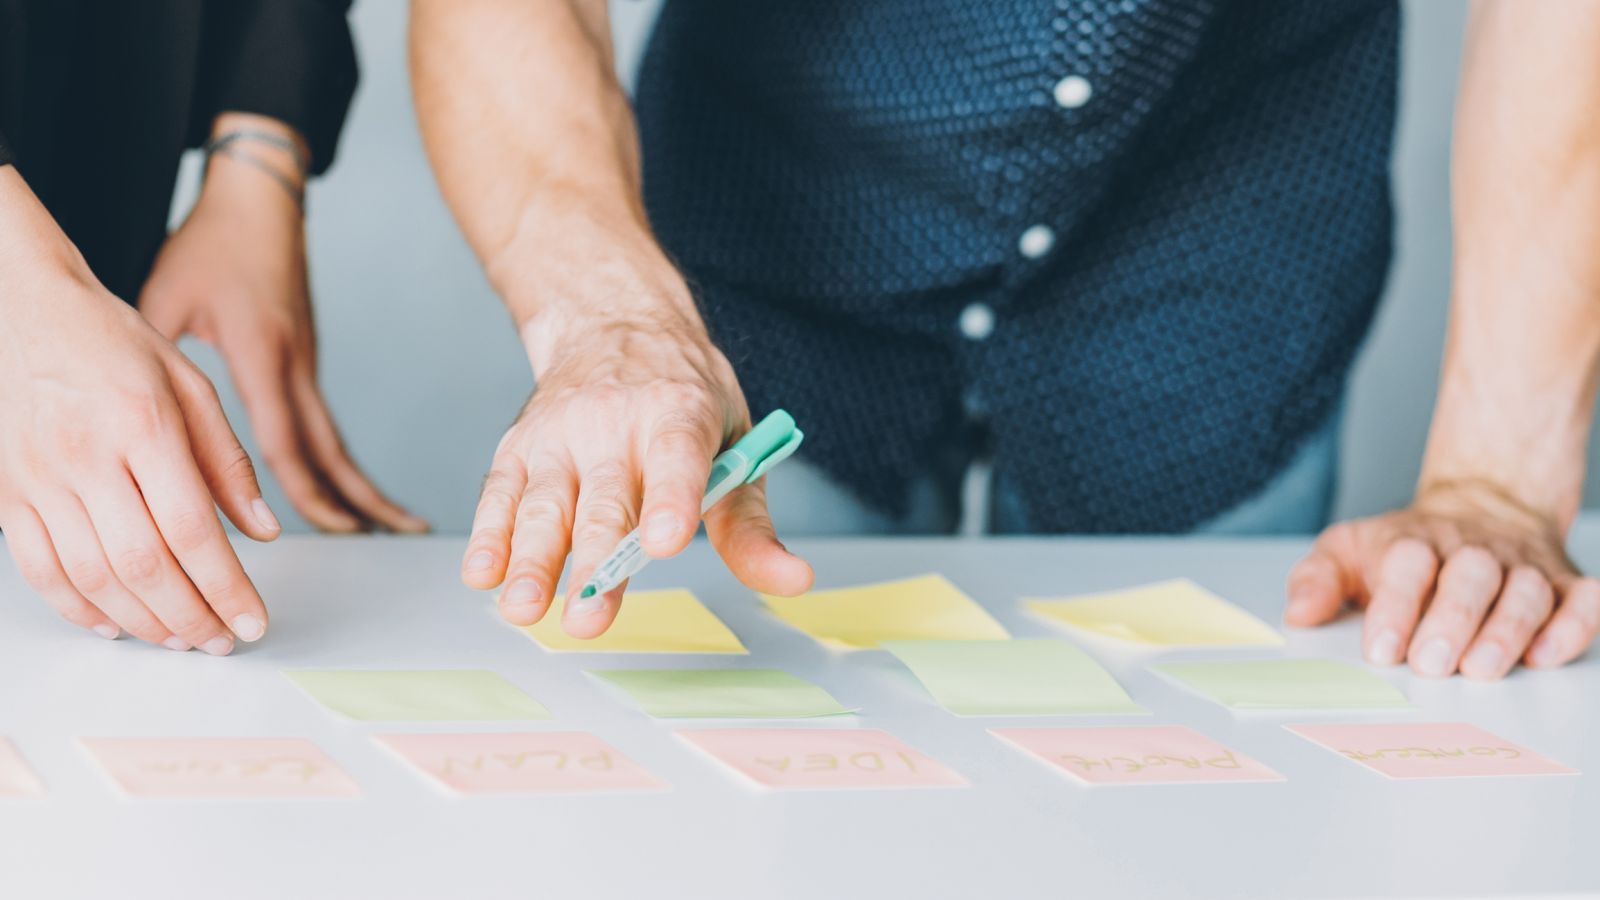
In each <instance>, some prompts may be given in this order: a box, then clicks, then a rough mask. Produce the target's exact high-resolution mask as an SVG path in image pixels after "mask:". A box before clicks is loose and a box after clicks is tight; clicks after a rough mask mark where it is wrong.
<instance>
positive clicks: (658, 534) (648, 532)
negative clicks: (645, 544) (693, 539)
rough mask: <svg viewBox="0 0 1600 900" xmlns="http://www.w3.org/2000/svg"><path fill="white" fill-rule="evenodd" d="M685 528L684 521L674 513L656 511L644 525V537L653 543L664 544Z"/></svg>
mask: <svg viewBox="0 0 1600 900" xmlns="http://www.w3.org/2000/svg"><path fill="white" fill-rule="evenodd" d="M682 530H683V521H682V520H681V519H679V518H678V517H677V516H675V515H673V514H672V513H666V512H662V513H656V514H655V515H653V516H651V517H650V521H649V523H648V524H646V525H645V527H644V539H645V540H647V541H649V542H650V543H652V544H664V543H666V542H668V541H670V540H672V539H673V538H675V537H677V536H678V533H679V532H680V531H682Z"/></svg>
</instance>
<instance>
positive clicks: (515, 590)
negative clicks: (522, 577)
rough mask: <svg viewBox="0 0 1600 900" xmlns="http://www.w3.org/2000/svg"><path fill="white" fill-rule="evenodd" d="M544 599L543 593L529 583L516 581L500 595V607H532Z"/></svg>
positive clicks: (536, 586) (535, 585)
mask: <svg viewBox="0 0 1600 900" xmlns="http://www.w3.org/2000/svg"><path fill="white" fill-rule="evenodd" d="M543 597H544V592H543V591H541V590H539V586H538V585H537V584H534V583H533V582H531V581H518V582H516V583H514V584H512V585H511V586H510V587H508V588H506V589H505V590H504V591H503V592H501V594H500V605H501V606H533V605H534V604H536V603H538V602H539V601H540V600H541V599H543Z"/></svg>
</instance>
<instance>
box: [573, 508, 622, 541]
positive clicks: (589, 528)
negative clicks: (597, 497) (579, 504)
mask: <svg viewBox="0 0 1600 900" xmlns="http://www.w3.org/2000/svg"><path fill="white" fill-rule="evenodd" d="M631 518H632V517H631V516H629V515H628V513H627V511H626V510H624V509H623V508H622V507H620V506H613V505H611V504H604V505H600V506H595V507H593V508H591V509H588V510H585V511H584V515H583V522H582V523H580V524H579V525H578V529H577V531H576V532H575V534H574V535H573V536H574V537H575V538H577V539H578V540H579V541H580V542H583V543H589V542H597V541H605V540H612V539H615V538H616V536H617V535H619V534H625V533H627V531H628V529H630V528H632V527H633V523H632V521H631Z"/></svg>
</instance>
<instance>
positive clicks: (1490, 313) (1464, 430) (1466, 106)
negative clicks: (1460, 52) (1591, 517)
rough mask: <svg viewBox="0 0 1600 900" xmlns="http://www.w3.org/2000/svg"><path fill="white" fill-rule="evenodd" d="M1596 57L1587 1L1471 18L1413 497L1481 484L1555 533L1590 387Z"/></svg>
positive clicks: (1597, 231)
mask: <svg viewBox="0 0 1600 900" xmlns="http://www.w3.org/2000/svg"><path fill="white" fill-rule="evenodd" d="M1597 45H1600V2H1594V0H1581V2H1567V3H1514V2H1507V0H1480V2H1479V3H1478V4H1477V5H1476V6H1475V7H1474V10H1473V15H1472V21H1471V24H1470V26H1469V31H1468V41H1467V52H1466V59H1465V65H1464V72H1463V76H1462V85H1461V97H1460V101H1459V108H1458V114H1457V122H1456V134H1455V151H1454V171H1453V175H1452V192H1453V195H1454V206H1455V210H1454V218H1455V250H1456V252H1455V267H1454V282H1455V284H1454V297H1453V300H1452V308H1451V322H1450V335H1449V343H1448V346H1447V348H1446V353H1445V363H1444V371H1443V379H1442V383H1441V387H1440V393H1439V403H1438V408H1437V410H1436V411H1435V415H1434V422H1433V428H1432V431H1431V433H1430V435H1429V442H1428V452H1427V456H1426V460H1425V462H1424V466H1423V478H1422V484H1421V486H1420V490H1421V492H1423V493H1424V494H1425V493H1426V492H1427V491H1428V490H1429V489H1430V488H1431V487H1434V486H1437V485H1439V484H1443V483H1450V482H1460V481H1467V480H1475V481H1482V482H1485V483H1486V484H1487V485H1488V486H1490V487H1492V488H1494V489H1496V490H1498V491H1501V492H1504V493H1505V494H1506V495H1507V496H1508V497H1510V498H1512V499H1514V500H1515V501H1516V502H1517V503H1519V504H1522V505H1525V506H1526V507H1528V509H1529V511H1531V512H1533V513H1535V514H1537V515H1540V516H1544V517H1549V518H1550V519H1552V520H1553V521H1555V522H1556V523H1557V524H1558V525H1559V526H1560V527H1562V528H1565V527H1566V526H1567V525H1569V524H1570V522H1571V520H1572V518H1573V516H1575V515H1576V513H1577V509H1578V506H1579V502H1580V499H1581V491H1582V484H1583V470H1584V454H1585V445H1586V442H1587V438H1588V433H1589V424H1590V421H1591V419H1592V416H1593V408H1594V402H1595V388H1596V381H1597V374H1600V368H1597V362H1600V253H1597V252H1596V250H1595V248H1596V247H1600V64H1597V62H1596V57H1594V55H1593V48H1594V47H1595V46H1597Z"/></svg>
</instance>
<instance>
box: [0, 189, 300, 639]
mask: <svg viewBox="0 0 1600 900" xmlns="http://www.w3.org/2000/svg"><path fill="white" fill-rule="evenodd" d="M0 233H4V234H5V235H6V236H7V239H6V241H4V242H3V243H0V285H3V287H0V384H4V385H5V388H4V390H0V530H3V531H4V532H5V538H6V545H7V547H8V548H9V549H10V551H11V554H12V556H13V557H14V558H15V560H16V562H17V566H18V568H19V570H20V571H21V573H22V575H23V577H24V578H26V579H27V580H28V582H29V584H31V585H32V586H33V587H34V589H35V590H37V591H38V592H39V593H40V594H42V595H43V596H44V598H45V599H46V600H47V601H48V602H49V603H50V605H51V606H53V607H54V608H55V609H56V611H57V612H59V613H60V614H61V615H62V616H63V617H65V618H66V619H67V620H68V621H70V622H72V623H74V624H77V625H80V626H82V627H84V628H89V629H93V630H94V631H96V632H98V633H99V634H101V635H102V636H104V637H108V638H114V637H116V636H117V635H118V634H119V632H120V631H127V632H129V633H131V634H133V635H135V636H136V637H139V638H142V639H144V640H146V641H150V642H152V643H157V644H162V645H164V646H166V647H168V648H171V649H173V650H188V649H189V648H191V647H199V648H200V649H202V650H204V651H205V652H207V653H211V654H215V655H222V654H226V653H228V652H230V651H231V650H232V649H233V642H234V637H235V636H237V637H238V638H239V639H241V640H245V641H253V640H256V639H257V638H260V637H261V636H262V635H263V634H264V633H265V632H266V627H267V613H266V609H265V608H264V607H263V605H262V603H261V597H260V596H259V595H258V594H257V593H256V589H255V587H254V585H252V584H251V583H250V579H249V578H248V577H247V576H246V575H245V573H244V570H243V568H241V567H240V565H239V560H238V557H237V556H236V555H235V554H234V551H233V547H232V545H231V544H229V542H228V537H227V534H226V533H225V532H224V531H223V528H222V523H221V522H220V521H219V520H218V518H217V513H216V506H220V507H221V508H222V510H223V512H225V513H226V514H227V516H228V518H229V519H230V520H232V521H233V523H234V524H235V525H237V526H238V527H239V529H240V530H241V531H243V532H244V533H245V534H247V535H249V536H250V537H253V538H256V539H257V540H271V539H272V538H274V537H276V536H277V534H278V531H279V528H278V522H277V520H276V519H275V518H274V517H273V515H272V511H271V510H270V509H269V508H268V507H267V504H266V502H265V501H264V500H263V499H262V498H261V489H260V487H259V486H258V485H257V484H256V477H255V472H254V469H253V468H252V467H251V463H250V457H249V456H248V455H247V454H246V453H245V451H244V448H243V447H241V446H240V445H239V441H238V439H237V438H236V437H234V434H233V430H232V429H231V428H230V427H229V425H228V421H227V419H226V417H225V416H224V415H223V412H222V406H221V403H220V402H219V401H218V399H217V395H216V391H215V390H213V388H212V386H211V383H210V381H208V380H207V379H206V377H205V375H204V374H202V373H201V372H200V370H199V369H197V368H195V366H194V365H193V364H191V363H190V362H189V361H188V359H186V358H185V357H184V356H183V354H182V353H180V352H179V351H178V349H177V348H176V347H174V346H173V345H172V344H171V343H170V342H169V341H167V340H166V339H165V338H163V337H162V336H161V335H160V334H159V333H157V332H156V331H155V329H153V328H151V327H150V326H149V324H148V323H146V322H145V320H144V319H142V318H141V317H140V316H139V314H138V313H136V312H135V311H134V310H133V309H132V308H131V307H129V306H128V305H127V304H125V303H123V302H122V301H121V300H119V299H117V298H116V297H113V296H111V295H110V294H109V293H107V292H106V290H105V289H104V288H103V287H101V286H100V284H99V283H98V282H97V281H96V280H95V278H94V276H93V275H92V274H91V273H90V272H89V269H88V267H87V266H86V265H85V264H84V261H83V259H82V257H81V256H79V255H78V253H77V251H76V249H75V248H73V247H72V245H71V242H70V241H68V240H67V238H66V236H65V235H63V234H62V233H61V231H60V229H59V228H57V227H56V225H55V223H54V222H53V221H52V220H51V219H50V216H49V214H48V213H46V212H45V210H44V208H43V207H42V206H41V205H39V203H38V201H37V200H36V199H35V198H34V197H33V195H32V193H31V192H30V191H29V190H28V188H27V186H26V185H25V184H24V183H23V181H22V179H21V177H20V176H19V175H18V174H17V172H16V170H15V169H10V168H0ZM213 501H215V506H214V505H213Z"/></svg>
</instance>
